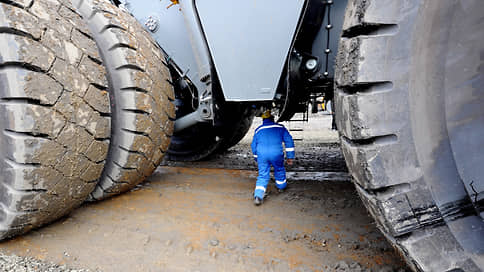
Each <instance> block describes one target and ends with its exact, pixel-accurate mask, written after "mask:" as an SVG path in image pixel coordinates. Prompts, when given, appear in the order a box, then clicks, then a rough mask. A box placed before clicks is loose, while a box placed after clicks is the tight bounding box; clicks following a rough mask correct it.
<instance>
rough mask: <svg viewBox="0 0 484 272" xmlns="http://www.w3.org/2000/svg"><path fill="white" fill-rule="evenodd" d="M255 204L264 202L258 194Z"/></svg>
mask: <svg viewBox="0 0 484 272" xmlns="http://www.w3.org/2000/svg"><path fill="white" fill-rule="evenodd" d="M254 204H255V205H256V206H259V205H260V204H262V199H261V198H260V197H258V196H256V197H254Z"/></svg>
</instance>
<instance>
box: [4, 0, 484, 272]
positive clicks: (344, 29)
mask: <svg viewBox="0 0 484 272" xmlns="http://www.w3.org/2000/svg"><path fill="white" fill-rule="evenodd" d="M483 14H484V2H483V1H482V0H464V1H450V0H442V1H430V0H427V1H425V0H405V1H390V0H349V1H347V0H334V1H332V0H265V1H255V0H248V1H213V0H212V1H210V0H199V1H195V0H192V1H189V0H180V1H176V0H171V1H168V0H162V1H159V0H136V1H128V0H123V1H120V0H114V1H112V2H110V1H107V0H72V1H69V0H0V95H1V102H0V111H1V114H0V116H1V118H2V119H1V122H0V129H1V136H0V141H1V144H0V149H1V152H0V156H1V157H0V171H1V182H0V233H1V238H7V237H12V236H14V235H18V234H21V233H25V232H27V231H29V230H30V229H32V228H36V227H39V226H41V225H43V224H46V223H48V222H51V221H53V220H55V219H57V218H59V217H61V216H63V215H65V214H66V213H68V212H69V211H71V210H72V209H73V208H75V207H76V206H78V205H80V204H81V203H82V202H84V201H86V200H91V201H94V200H101V199H104V198H107V197H110V196H113V195H116V194H119V193H122V192H124V191H128V190H130V189H132V188H133V187H134V186H135V185H136V184H138V183H139V182H141V181H143V180H144V179H145V178H146V177H147V176H149V175H150V174H151V173H152V172H153V171H154V169H155V168H156V167H157V166H158V165H159V163H160V161H161V160H162V158H163V157H165V156H167V157H168V158H169V159H171V160H180V161H195V160H201V159H203V158H205V157H207V156H209V155H212V154H215V153H218V152H221V151H224V150H226V149H228V148H230V147H231V146H233V145H235V144H236V143H237V142H239V141H240V140H241V139H242V137H244V135H245V134H246V133H247V131H248V129H249V127H250V125H251V123H252V119H253V118H254V116H256V115H257V114H259V113H261V112H262V111H263V110H266V109H272V111H273V112H275V113H276V115H277V118H278V120H279V121H285V120H290V119H291V118H292V117H293V116H294V115H295V114H296V113H306V112H307V110H308V103H309V101H311V99H314V98H315V97H320V96H324V97H326V98H329V99H331V100H333V101H334V108H335V118H336V124H337V127H338V130H339V134H340V142H341V148H342V150H343V153H344V156H345V160H346V162H347V165H348V169H349V171H350V173H351V174H352V176H353V181H354V184H355V187H356V189H357V191H358V192H359V195H360V196H361V199H362V200H363V203H364V204H365V205H366V207H367V208H368V211H369V212H370V213H371V215H372V216H373V217H374V219H375V220H376V222H377V223H378V226H379V228H380V230H381V231H382V232H383V233H384V235H385V236H386V237H387V238H388V240H389V241H390V242H391V243H392V244H393V245H394V246H395V247H396V248H398V249H399V250H400V252H401V253H402V255H403V256H405V258H406V260H407V262H408V264H409V265H410V266H411V267H412V268H413V269H415V270H424V271H482V269H484V255H483V254H484V221H483V215H484V214H483V203H484V202H483V201H484V170H483V166H484V165H483V161H484V15H483ZM303 116H305V117H306V116H307V115H305V114H303Z"/></svg>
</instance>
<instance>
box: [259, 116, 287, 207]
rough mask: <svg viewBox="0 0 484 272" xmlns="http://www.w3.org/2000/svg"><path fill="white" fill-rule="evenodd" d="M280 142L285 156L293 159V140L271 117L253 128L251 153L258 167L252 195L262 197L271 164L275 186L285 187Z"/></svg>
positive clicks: (267, 181) (284, 172)
mask: <svg viewBox="0 0 484 272" xmlns="http://www.w3.org/2000/svg"><path fill="white" fill-rule="evenodd" d="M282 143H284V146H285V148H286V156H287V158H288V159H294V141H293V140H292V137H291V135H290V134H289V131H287V129H286V128H285V127H284V126H283V125H280V124H277V123H274V121H272V120H271V119H264V120H263V121H262V125H260V126H259V127H258V128H257V129H256V130H255V133H254V138H253V140H252V145H251V147H252V153H253V154H254V158H255V160H256V161H257V163H258V167H259V176H258V177H257V182H256V186H255V191H254V197H259V198H260V199H263V198H264V194H265V192H266V188H267V184H268V183H269V180H270V172H271V165H272V166H273V167H274V178H275V180H276V187H277V188H278V189H284V188H286V187H287V182H286V169H284V152H283V149H282Z"/></svg>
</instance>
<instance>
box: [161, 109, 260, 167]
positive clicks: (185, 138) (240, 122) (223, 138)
mask: <svg viewBox="0 0 484 272" xmlns="http://www.w3.org/2000/svg"><path fill="white" fill-rule="evenodd" d="M232 109H233V111H232V116H231V118H229V120H228V121H226V122H225V123H224V124H223V125H221V126H219V127H214V126H213V125H212V124H210V123H199V124H197V125H194V126H192V127H189V128H186V129H184V130H182V131H179V132H175V133H174V134H173V136H172V138H171V144H170V147H169V149H168V154H167V158H168V159H169V160H171V161H199V160H203V159H205V158H207V157H209V156H211V155H215V154H219V153H222V152H224V151H226V150H227V149H229V148H230V147H232V146H234V145H236V144H237V143H239V142H240V140H242V138H244V136H245V135H246V134H247V132H248V131H249V129H250V126H251V125H252V121H253V120H254V111H253V110H252V109H251V108H250V107H248V106H243V105H233V107H232Z"/></svg>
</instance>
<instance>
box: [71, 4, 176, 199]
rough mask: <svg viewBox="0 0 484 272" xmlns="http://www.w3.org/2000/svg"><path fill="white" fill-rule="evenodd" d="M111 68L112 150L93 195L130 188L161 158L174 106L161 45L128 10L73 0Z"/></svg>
mask: <svg viewBox="0 0 484 272" xmlns="http://www.w3.org/2000/svg"><path fill="white" fill-rule="evenodd" d="M73 3H74V5H75V6H76V8H77V9H78V10H79V12H80V13H81V15H82V16H83V18H84V19H85V20H86V22H87V24H88V26H89V29H90V30H91V32H92V33H93V37H94V39H95V40H96V43H97V45H98V47H99V50H100V52H101V56H102V59H103V64H104V65H105V67H106V70H107V77H108V82H109V97H110V100H111V106H112V132H111V143H110V146H109V155H108V159H107V162H106V166H105V168H104V171H103V173H102V177H101V179H100V181H99V183H98V186H97V187H96V189H95V190H94V191H93V192H92V194H91V200H99V199H103V198H106V197H109V196H112V195H115V194H119V193H121V192H124V191H127V190H130V189H132V188H133V187H134V186H135V185H137V184H138V183H140V182H141V181H143V180H144V179H145V178H146V177H148V176H150V175H151V173H152V172H153V171H154V170H155V169H156V167H157V166H158V165H159V163H160V162H161V160H162V158H163V156H164V153H165V152H166V150H167V149H168V145H169V143H170V137H171V134H172V132H173V120H174V117H175V107H174V104H173V103H172V101H173V99H174V94H173V89H172V87H171V85H170V84H169V83H168V81H167V80H169V79H170V74H169V71H168V68H167V67H166V66H165V65H164V56H163V55H162V51H161V49H160V48H159V47H158V46H157V45H156V43H155V42H154V41H153V40H152V39H151V37H150V35H149V34H148V33H147V32H146V31H145V30H144V28H143V27H142V26H141V25H140V24H139V23H138V22H137V21H136V20H135V19H134V18H133V17H132V16H131V15H130V14H128V13H126V12H124V11H122V10H121V9H119V8H117V7H115V6H113V5H111V4H110V3H109V1H107V0H99V1H96V0H94V1H87V0H86V1H83V0H73Z"/></svg>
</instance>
